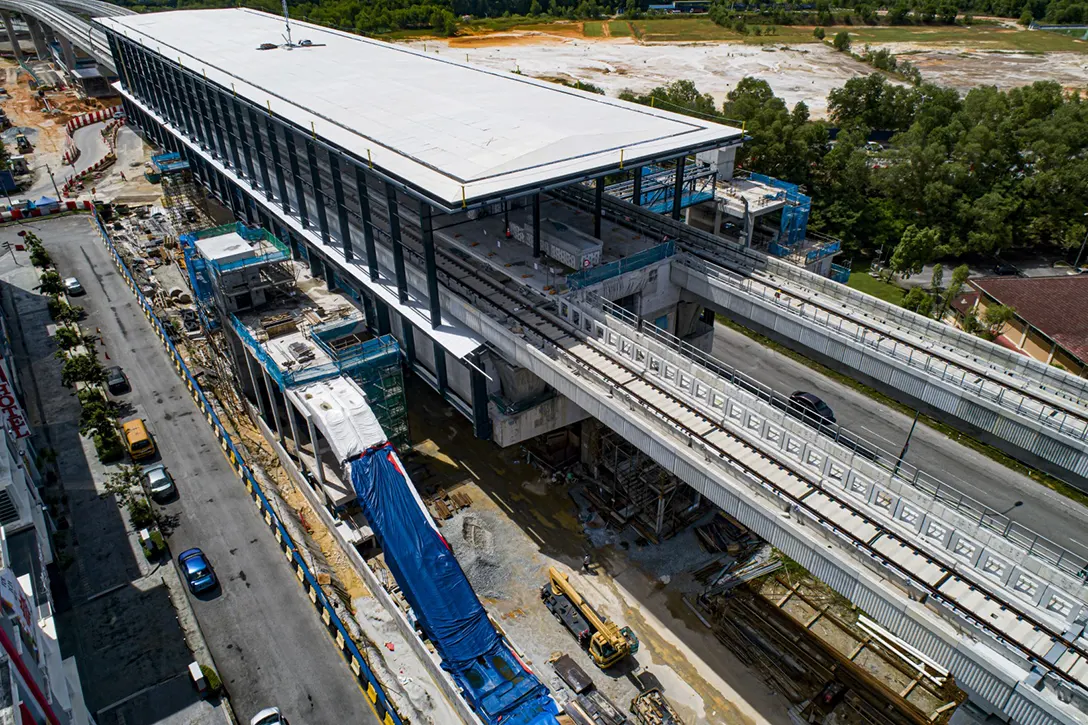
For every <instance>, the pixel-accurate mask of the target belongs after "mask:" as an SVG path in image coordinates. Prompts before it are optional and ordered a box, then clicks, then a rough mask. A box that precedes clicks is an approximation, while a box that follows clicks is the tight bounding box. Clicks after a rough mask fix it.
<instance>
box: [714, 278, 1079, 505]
mask: <svg viewBox="0 0 1088 725" xmlns="http://www.w3.org/2000/svg"><path fill="white" fill-rule="evenodd" d="M864 276H865V277H866V278H869V279H871V278H870V277H869V275H868V274H866V275H864ZM854 277H855V275H850V279H851V281H852V280H853V279H854ZM874 281H876V280H874ZM715 319H717V321H718V322H720V323H722V324H723V325H725V326H726V327H728V328H729V329H731V330H736V331H737V332H739V333H741V334H743V335H746V336H747V337H749V338H751V339H752V340H755V341H756V342H758V343H759V344H760V345H763V346H764V347H767V348H770V349H771V350H774V351H775V352H777V353H780V354H782V355H785V356H786V357H788V358H790V359H791V360H796V361H797V362H799V363H801V364H802V365H805V366H806V367H808V368H810V369H812V370H815V371H816V372H818V373H820V374H821V375H824V376H826V377H828V378H831V379H832V380H834V381H835V382H837V383H841V384H842V385H845V386H847V387H849V388H852V389H854V390H856V391H858V392H859V393H862V394H864V395H867V396H868V397H869V398H872V399H873V400H875V401H876V402H878V403H881V404H882V405H886V406H888V407H889V408H892V409H893V410H897V411H899V412H900V413H902V414H904V415H907V416H911V417H913V416H914V413H915V410H914V408H912V407H910V406H909V405H905V404H904V403H900V402H899V401H898V400H896V399H895V398H891V397H889V396H887V395H885V394H884V393H882V392H880V391H879V390H875V389H873V388H870V387H869V386H868V385H866V384H865V383H861V382H858V381H857V380H855V379H854V378H852V377H850V376H849V375H844V374H843V373H840V372H838V371H836V370H832V369H831V368H829V367H827V366H826V365H822V364H821V363H818V362H816V361H815V360H811V359H809V358H807V357H805V356H804V355H802V354H801V353H799V352H796V351H794V350H792V349H790V348H788V347H786V346H785V345H783V344H781V343H779V342H776V341H774V340H772V339H771V338H769V337H767V336H765V335H761V334H759V333H758V332H755V331H754V330H749V329H748V328H747V327H745V326H744V325H739V324H737V323H736V322H734V321H733V320H730V319H729V318H728V317H725V316H723V315H715ZM918 421H919V422H920V423H923V424H925V425H927V426H929V427H930V428H932V429H933V430H935V431H937V432H938V433H941V434H942V435H944V436H947V437H948V438H951V439H952V440H954V441H956V442H957V443H959V444H961V445H963V446H966V447H967V448H970V449H971V450H973V451H976V452H978V453H981V454H982V455H984V456H986V457H987V458H989V459H990V460H991V461H994V462H995V463H1000V464H1001V465H1002V466H1004V467H1005V468H1008V469H1009V470H1011V471H1016V472H1017V473H1019V474H1022V475H1024V476H1027V477H1028V478H1030V479H1031V480H1032V481H1035V482H1036V483H1038V484H1041V485H1043V486H1046V487H1047V488H1049V489H1050V490H1052V491H1054V492H1055V493H1058V494H1060V495H1062V496H1064V497H1066V498H1068V499H1070V500H1072V501H1076V502H1077V503H1079V504H1080V505H1082V506H1088V493H1085V492H1084V491H1081V490H1080V489H1077V488H1074V487H1073V486H1070V485H1069V484H1068V483H1065V482H1064V481H1059V480H1058V479H1057V478H1054V477H1053V476H1051V475H1049V474H1047V473H1043V472H1042V471H1037V470H1036V469H1034V468H1032V467H1031V466H1028V465H1025V464H1023V463H1021V462H1020V461H1018V460H1016V459H1015V458H1013V457H1012V456H1010V455H1008V454H1006V453H1004V452H1003V451H999V450H998V449H996V448H994V447H993V446H990V445H987V444H986V443H983V442H982V441H979V440H976V439H975V438H972V437H971V436H969V435H967V434H965V433H961V432H960V431H959V430H957V429H955V428H953V427H952V426H950V425H948V424H947V423H943V422H941V421H939V420H937V419H935V418H931V417H930V416H928V415H925V414H924V413H923V414H922V415H920V416H918Z"/></svg>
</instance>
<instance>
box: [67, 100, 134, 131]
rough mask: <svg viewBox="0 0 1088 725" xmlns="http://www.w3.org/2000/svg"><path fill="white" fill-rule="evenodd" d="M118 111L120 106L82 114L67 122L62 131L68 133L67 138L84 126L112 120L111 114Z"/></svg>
mask: <svg viewBox="0 0 1088 725" xmlns="http://www.w3.org/2000/svg"><path fill="white" fill-rule="evenodd" d="M120 110H121V107H120V106H114V107H113V108H103V109H101V110H98V111H91V112H90V113H84V114H82V115H79V116H76V117H75V118H73V119H71V120H70V121H68V123H67V125H65V127H64V130H65V131H67V132H68V135H69V136H71V135H72V133H73V132H74V131H76V130H77V129H80V128H83V127H84V126H90V125H91V124H92V123H98V122H99V121H106V120H108V119H111V118H113V114H115V113H117V112H118V111H120Z"/></svg>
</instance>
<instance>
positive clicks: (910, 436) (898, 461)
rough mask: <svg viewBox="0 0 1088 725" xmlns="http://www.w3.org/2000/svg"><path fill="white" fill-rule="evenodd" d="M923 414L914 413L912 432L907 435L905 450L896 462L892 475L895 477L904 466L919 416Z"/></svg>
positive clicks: (917, 411)
mask: <svg viewBox="0 0 1088 725" xmlns="http://www.w3.org/2000/svg"><path fill="white" fill-rule="evenodd" d="M921 414H922V411H920V410H916V411H914V422H913V423H911V424H910V432H909V433H907V440H906V442H905V443H904V444H903V450H901V451H899V460H897V461H896V462H895V470H894V471H892V475H893V476H895V475H896V474H898V473H899V467H900V466H902V465H903V459H904V458H906V457H907V451H908V450H909V449H910V439H911V438H912V437H913V436H914V427H915V426H916V425H918V416H920V415H921Z"/></svg>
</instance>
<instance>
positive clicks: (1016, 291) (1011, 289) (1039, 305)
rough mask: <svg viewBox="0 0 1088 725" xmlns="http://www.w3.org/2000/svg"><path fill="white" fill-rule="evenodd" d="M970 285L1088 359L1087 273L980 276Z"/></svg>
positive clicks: (1075, 355)
mask: <svg viewBox="0 0 1088 725" xmlns="http://www.w3.org/2000/svg"><path fill="white" fill-rule="evenodd" d="M971 284H972V285H973V286H974V287H975V288H976V289H978V290H980V291H981V292H983V293H984V294H985V295H987V296H988V297H991V298H992V299H995V300H997V301H998V302H999V303H1000V304H1003V305H1007V306H1009V307H1012V308H1013V309H1014V310H1016V316H1017V317H1019V318H1020V319H1022V320H1024V321H1025V322H1027V323H1028V324H1029V325H1031V326H1032V327H1034V328H1036V329H1037V330H1040V331H1041V332H1042V333H1043V334H1044V335H1046V336H1047V337H1049V338H1050V339H1051V340H1054V341H1055V342H1056V343H1058V344H1059V345H1061V346H1062V347H1063V348H1065V349H1066V350H1068V351H1069V352H1070V353H1071V354H1072V355H1073V356H1074V357H1076V358H1077V359H1079V360H1082V361H1088V274H1073V275H1060V276H1056V277H1023V278H1021V277H982V278H980V279H972V280H971Z"/></svg>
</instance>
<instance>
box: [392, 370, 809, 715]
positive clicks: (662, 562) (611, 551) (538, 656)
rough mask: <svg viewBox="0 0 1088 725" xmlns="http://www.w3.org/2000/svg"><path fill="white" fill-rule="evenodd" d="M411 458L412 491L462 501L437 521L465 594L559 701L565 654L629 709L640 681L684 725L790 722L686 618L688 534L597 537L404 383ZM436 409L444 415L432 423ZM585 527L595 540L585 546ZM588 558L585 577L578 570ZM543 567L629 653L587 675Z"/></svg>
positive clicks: (557, 495) (504, 452)
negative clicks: (610, 628) (555, 663)
mask: <svg viewBox="0 0 1088 725" xmlns="http://www.w3.org/2000/svg"><path fill="white" fill-rule="evenodd" d="M406 385H407V388H408V390H407V392H408V401H409V423H410V427H411V435H412V440H413V441H415V442H416V445H415V446H414V449H415V453H414V454H413V455H412V456H411V457H410V458H407V459H406V465H407V466H408V468H409V472H410V473H411V475H412V476H413V481H414V482H415V483H416V485H417V486H419V487H421V488H424V489H426V488H428V487H430V488H433V487H437V486H441V487H443V488H445V489H446V491H447V492H448V493H453V492H455V491H463V492H466V493H468V495H469V497H470V498H471V499H472V505H471V506H470V507H468V508H467V509H462V510H461V511H460V512H458V513H456V514H455V515H454V516H453V517H452V518H449V519H446V520H444V521H442V522H441V524H442V529H441V531H442V535H443V536H444V537H445V538H446V540H447V541H448V542H449V544H450V546H451V547H452V549H453V551H454V553H455V554H456V556H457V559H458V561H459V562H460V563H461V566H462V568H463V569H464V570H465V573H466V575H467V576H468V578H469V581H470V582H471V583H472V585H473V588H474V589H475V590H476V592H477V594H478V595H479V596H480V598H481V600H482V601H483V602H484V605H485V606H486V607H487V609H488V611H489V612H490V613H491V615H492V617H493V618H494V619H495V620H496V621H497V622H498V623H499V625H500V626H501V627H502V628H503V629H505V631H506V633H507V635H508V637H509V638H510V640H511V642H512V643H513V644H514V646H515V648H517V649H518V650H519V652H520V653H521V654H522V655H523V657H524V658H525V659H526V661H527V662H528V664H529V666H530V667H531V668H532V669H533V670H534V672H536V673H537V674H538V675H539V676H540V677H541V679H542V680H543V681H544V682H546V683H547V684H548V685H549V686H550V687H551V688H552V690H553V692H555V693H556V694H557V699H559V700H560V701H561V702H565V701H566V699H567V698H568V697H569V694H568V693H566V692H565V690H564V688H563V685H562V682H561V681H560V680H559V678H558V677H557V676H556V675H555V673H554V670H553V668H552V666H551V664H549V661H550V660H552V659H553V658H555V657H557V656H559V655H561V654H569V655H571V656H572V657H573V658H574V659H575V660H576V661H577V662H578V663H579V665H580V666H581V667H582V668H583V669H584V670H585V671H586V673H587V674H588V675H589V676H590V677H591V678H592V679H593V680H594V682H595V684H596V685H597V687H598V688H599V689H600V690H601V691H602V692H604V693H605V694H606V695H607V696H608V697H609V699H611V700H612V701H613V702H614V703H616V704H617V705H618V706H619V707H621V708H622V709H624V710H626V709H627V707H628V706H629V704H630V702H631V699H632V698H633V697H634V695H635V694H636V692H637V690H636V687H635V685H634V684H633V683H632V681H631V679H630V678H629V675H630V674H631V673H632V672H634V671H638V672H639V673H640V674H641V673H649V674H650V675H652V677H653V678H656V679H657V681H658V682H660V684H661V687H662V690H663V691H664V692H665V694H666V696H667V697H668V698H669V699H670V701H671V702H672V703H673V705H674V706H675V707H676V709H677V711H678V713H679V714H680V715H681V717H682V718H683V719H684V722H687V723H692V724H695V723H699V724H702V723H707V724H717V723H787V722H789V719H788V716H787V714H786V707H787V705H788V703H787V702H786V701H785V700H784V699H782V698H781V697H779V696H778V695H777V693H775V692H773V691H771V690H770V689H769V688H768V686H767V685H765V684H763V682H761V681H760V680H759V679H758V678H757V677H756V675H755V674H754V673H752V672H751V671H749V670H748V669H747V668H746V667H745V666H744V665H742V664H741V663H740V662H739V661H737V660H736V659H735V658H734V657H733V655H732V654H731V653H730V652H728V651H727V650H726V649H725V648H724V647H723V646H721V644H720V643H719V642H718V641H717V640H716V639H715V638H714V636H713V635H712V634H711V633H710V631H709V630H708V629H707V628H706V627H705V626H704V625H703V624H702V623H701V622H700V621H699V619H698V618H697V617H696V616H695V615H694V614H693V613H692V612H691V610H690V609H688V607H687V605H686V604H685V603H684V601H683V599H682V595H683V594H684V592H685V590H686V589H687V587H686V586H685V582H684V581H683V578H684V576H686V571H687V567H689V566H691V564H692V562H696V561H704V560H703V559H701V558H700V557H701V556H706V555H704V554H702V550H701V549H699V547H698V545H697V544H696V543H695V537H694V535H693V534H692V533H691V532H690V530H689V531H687V532H685V533H684V534H681V535H680V536H677V537H675V538H674V539H671V540H669V541H668V542H665V543H664V544H662V545H660V546H652V545H651V546H642V547H640V546H639V545H638V543H637V542H636V537H634V536H633V535H632V534H630V532H614V531H606V530H603V529H595V528H594V524H593V522H592V521H586V519H587V518H588V517H587V516H585V514H584V509H581V508H580V507H579V506H578V505H577V503H576V501H575V500H574V498H572V496H571V494H570V491H568V489H567V488H566V487H565V486H564V485H562V484H553V483H551V482H550V481H549V480H548V479H546V478H544V477H542V476H541V474H540V472H539V471H538V470H537V469H536V468H534V467H533V466H531V465H528V464H527V463H525V462H524V460H522V456H523V454H522V453H521V451H520V449H519V447H518V446H512V447H510V448H508V449H498V448H496V447H495V446H494V445H493V444H491V443H488V442H483V441H479V440H477V439H475V438H474V437H473V434H472V427H471V425H470V424H469V422H468V421H467V420H465V419H464V418H462V417H461V416H460V415H458V414H457V413H455V412H454V411H453V410H452V408H450V407H449V406H447V405H444V404H443V402H442V400H441V399H440V398H438V396H437V395H436V394H435V393H434V392H433V391H432V390H431V389H430V388H428V387H427V386H426V385H425V384H423V383H422V382H420V381H419V380H417V379H415V378H411V379H409V380H406ZM435 411H442V414H441V415H436V414H435ZM587 528H588V529H589V530H590V531H591V532H592V536H587ZM586 553H589V554H590V556H591V559H592V561H593V571H592V572H591V573H590V574H583V573H581V572H579V571H578V569H579V568H580V566H581V561H582V557H583V556H584V555H585V554H586ZM549 566H556V567H557V568H559V569H561V570H562V571H565V572H568V573H569V574H570V576H571V581H572V583H573V584H574V585H575V587H576V588H578V589H579V591H581V592H582V593H583V594H584V595H585V596H586V598H587V600H589V601H590V602H591V603H592V604H593V605H594V606H595V607H596V608H597V609H598V611H600V612H602V613H603V614H604V615H606V616H608V617H609V618H611V619H613V620H614V621H616V622H618V623H619V624H620V625H621V626H622V625H627V626H630V627H631V628H632V629H633V630H634V631H635V633H636V634H637V635H638V637H639V639H640V643H641V644H640V648H639V651H638V653H637V654H635V655H634V656H633V657H629V658H628V659H627V660H626V661H625V662H624V663H621V664H620V665H617V666H615V667H613V668H612V669H610V670H607V671H602V670H599V669H597V668H596V667H595V666H593V664H592V661H591V660H590V659H589V657H588V655H587V654H586V653H585V652H583V651H581V650H580V648H579V647H578V644H577V642H576V640H575V639H574V638H573V636H571V635H570V633H569V632H567V630H566V629H564V628H563V627H562V625H560V624H559V623H558V622H557V621H556V620H555V619H554V618H553V617H552V615H551V614H550V613H549V612H548V610H547V609H546V608H545V607H544V605H543V604H541V602H540V594H539V592H540V587H541V585H542V584H543V583H544V582H545V581H546V579H547V570H548V567H549Z"/></svg>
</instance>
